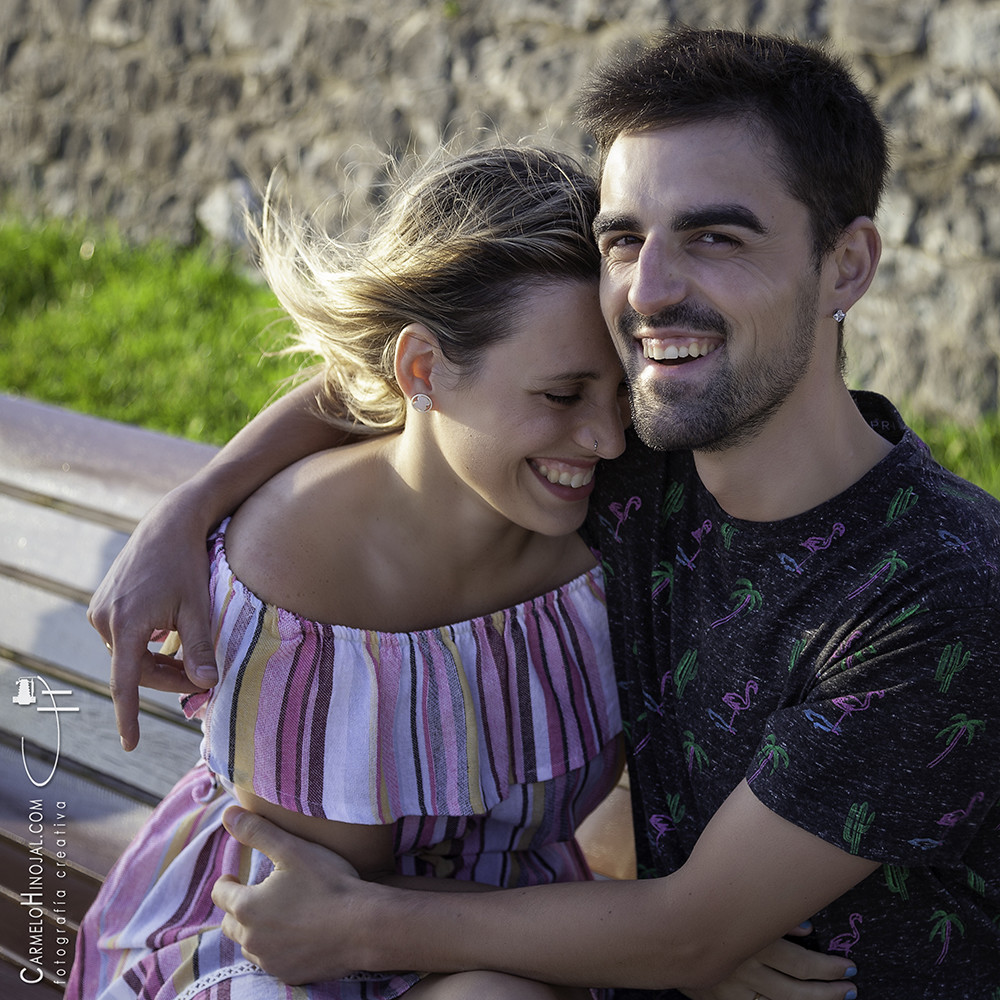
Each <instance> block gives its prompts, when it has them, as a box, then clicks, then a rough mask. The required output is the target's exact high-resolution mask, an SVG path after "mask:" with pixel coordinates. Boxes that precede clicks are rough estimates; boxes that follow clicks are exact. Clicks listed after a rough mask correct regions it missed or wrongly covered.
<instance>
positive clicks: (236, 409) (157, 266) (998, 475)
mask: <svg viewBox="0 0 1000 1000" xmlns="http://www.w3.org/2000/svg"><path fill="white" fill-rule="evenodd" d="M276 309H277V303H276V301H275V300H274V297H273V296H272V295H271V293H270V291H269V290H268V289H267V288H264V287H262V286H260V285H259V284H257V283H256V282H254V281H252V280H251V279H250V278H249V277H247V276H246V275H245V273H244V272H243V271H242V270H241V268H240V266H239V264H238V262H236V261H234V260H233V259H231V258H226V257H220V256H218V255H216V254H213V253H212V252H211V251H210V250H209V249H208V248H207V247H205V246H199V247H193V248H177V247H171V246H167V245H153V246H145V247H130V246H128V245H126V244H125V243H124V242H123V241H122V240H120V239H118V238H117V237H116V236H115V235H114V234H113V233H110V232H96V231H91V230H85V229H82V228H79V227H73V226H66V225H61V224H55V223H50V224H47V225H43V226H29V225H25V224H23V223H20V222H16V221H6V222H4V221H0V391H3V392H10V393H16V394H20V395H24V396H28V397H31V398H32V399H37V400H41V401H43V402H49V403H57V404H59V405H62V406H66V407H69V408H70V409H74V410H79V411H81V412H84V413H92V414H95V415H97V416H102V417H108V418H111V419H114V420H122V421H125V422H128V423H133V424H140V425H142V426H145V427H150V428H153V429H155V430H162V431H167V432H168V433H172V434H179V435H182V436H184V437H190V438H195V439H197V440H201V441H208V442H210V443H213V444H222V443H223V442H225V441H226V440H228V438H230V437H231V436H232V435H233V434H234V433H235V432H236V431H237V430H239V428H240V427H242V426H243V424H244V423H245V422H246V421H247V419H248V418H249V417H251V416H253V415H254V414H255V413H257V412H258V411H259V410H260V409H261V407H263V406H264V404H265V403H266V402H267V401H268V399H270V398H271V396H272V395H273V394H274V392H275V391H276V390H277V389H278V388H279V386H280V383H281V382H282V380H283V379H284V378H286V377H287V376H289V375H291V374H292V373H293V372H294V365H295V362H293V361H292V360H290V359H288V358H280V359H277V358H273V357H265V356H264V353H265V351H271V350H274V349H275V348H276V347H277V346H280V345H279V335H278V331H279V329H281V327H280V326H279V327H277V328H276V327H275V326H274V321H275V320H276V319H277V318H278V317H279V316H280V313H278V312H276ZM903 410H904V412H905V410H906V408H905V405H904V406H903ZM912 423H913V427H914V429H915V430H916V431H917V433H918V434H920V435H921V437H923V438H924V440H925V441H927V443H928V444H929V445H930V447H931V450H932V452H933V453H934V454H935V456H936V457H937V458H938V460H939V461H941V462H942V463H943V464H944V465H946V466H947V467H948V468H950V469H953V470H954V471H955V472H957V473H958V474H959V475H960V476H963V477H964V478H966V479H969V480H971V481H972V482H974V483H978V484H979V485H980V486H982V487H983V488H985V489H986V490H988V491H989V492H990V493H992V494H993V495H994V496H998V497H1000V417H998V416H997V415H996V414H993V415H991V416H990V417H987V418H985V419H984V420H982V421H981V422H980V423H979V424H978V425H976V426H975V427H963V426H960V425H957V424H947V423H930V422H928V421H926V420H920V419H914V420H913V421H912Z"/></svg>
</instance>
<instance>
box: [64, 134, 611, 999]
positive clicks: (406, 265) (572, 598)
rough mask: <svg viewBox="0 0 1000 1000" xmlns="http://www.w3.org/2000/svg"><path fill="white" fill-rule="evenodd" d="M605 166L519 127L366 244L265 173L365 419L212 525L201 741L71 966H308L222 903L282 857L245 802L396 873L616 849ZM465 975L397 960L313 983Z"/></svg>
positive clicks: (131, 972) (447, 170) (414, 186)
mask: <svg viewBox="0 0 1000 1000" xmlns="http://www.w3.org/2000/svg"><path fill="white" fill-rule="evenodd" d="M594 197H595V192H594V186H593V184H592V182H591V181H590V180H589V179H588V178H587V176H586V175H585V174H583V172H582V171H580V170H579V168H577V167H576V166H575V165H574V164H573V163H572V162H571V161H569V160H566V159H563V158H562V157H559V156H556V155H554V154H551V153H546V152H542V151H538V150H532V149H528V148H520V147H518V148H513V149H497V150H492V151H488V152H483V153H476V154H470V155H468V156H466V157H463V158H460V159H458V160H456V161H454V162H452V163H448V164H445V165H444V166H441V167H438V168H437V169H435V170H432V171H431V172H430V173H428V174H426V175H425V176H422V177H420V178H418V179H416V180H415V181H411V182H409V183H408V184H406V185H403V186H401V188H400V190H399V192H398V196H397V198H396V199H395V200H394V201H393V203H392V204H391V206H390V208H389V210H388V212H387V213H386V215H385V217H384V218H383V219H382V220H381V221H380V224H379V225H378V226H376V228H375V230H374V233H373V235H372V237H371V238H370V239H369V240H368V242H367V243H366V244H365V245H364V246H363V247H360V248H341V247H336V246H334V245H333V244H331V243H330V242H329V241H328V240H326V239H325V238H323V237H321V236H319V235H318V234H311V233H309V232H307V231H304V230H302V229H300V228H299V227H298V226H297V225H296V224H294V223H293V222H291V221H289V219H288V218H287V217H285V218H279V215H278V214H277V212H276V211H275V210H274V206H273V204H271V203H269V204H268V206H267V209H266V212H265V216H264V220H263V224H262V227H261V230H260V231H259V232H258V233H257V237H258V240H259V244H260V249H261V259H262V264H263V269H264V272H265V274H267V276H268V278H269V280H270V283H271V285H272V287H273V288H274V290H275V292H276V294H277V295H278V297H279V299H281V301H282V303H283V304H284V305H285V307H286V308H287V309H288V311H289V313H290V315H291V316H292V318H293V319H294V320H295V322H296V325H297V327H298V330H299V333H300V336H299V345H298V346H299V347H300V349H302V350H305V351H308V352H311V353H313V354H319V355H320V357H321V358H322V369H321V374H322V380H321V382H322V389H321V390H320V401H321V403H322V402H324V401H329V400H330V399H331V397H332V398H333V399H334V400H335V401H336V402H335V403H334V404H331V405H330V406H328V409H329V410H330V411H333V410H335V409H336V410H337V413H334V415H332V416H331V417H330V421H331V423H332V424H333V425H335V426H337V427H340V428H343V427H348V428H350V430H351V431H352V432H355V434H356V435H358V436H359V437H360V439H359V440H356V441H355V443H353V444H350V445H348V446H346V447H341V448H336V449H333V450H328V451H323V452H320V453H318V454H315V455H312V456H309V457H306V458H304V459H302V460H301V461H299V462H298V463H297V464H295V465H292V466H291V467H289V468H288V469H286V470H285V471H283V472H281V473H279V474H278V475H276V476H275V477H274V478H273V479H271V480H270V481H268V482H266V483H264V484H263V485H262V486H261V487H260V488H259V489H258V490H257V491H256V492H255V493H254V494H253V495H252V496H251V497H250V498H249V499H248V500H246V502H244V503H243V504H242V505H241V506H240V507H239V509H238V510H236V512H235V513H234V514H233V515H232V517H231V518H228V519H226V520H224V521H223V523H222V524H221V525H220V526H219V527H218V529H217V531H216V532H215V533H214V535H213V537H212V540H211V545H210V556H211V585H210V588H209V589H210V595H211V602H212V616H213V625H212V628H213V634H214V635H215V636H216V639H217V642H216V657H217V659H218V663H219V666H220V676H219V680H218V683H217V685H216V686H215V687H214V688H212V689H211V690H210V691H208V692H199V693H193V694H192V696H191V697H190V698H189V699H188V701H187V703H186V710H187V711H188V713H189V714H191V715H193V716H195V717H197V718H199V719H201V720H202V723H203V727H204V733H205V739H204V742H203V746H202V756H203V761H202V763H201V764H199V765H198V766H197V767H195V768H194V769H193V770H192V771H191V772H190V774H189V775H188V776H187V777H185V778H183V779H182V780H181V782H180V783H179V784H178V785H177V787H176V788H175V789H174V791H173V792H171V793H170V794H169V795H168V796H167V798H166V799H165V800H164V802H163V804H162V805H161V806H160V808H159V809H158V810H157V811H156V813H155V814H154V815H153V816H152V818H151V819H150V821H149V823H148V824H147V826H146V827H145V828H144V829H143V831H142V832H141V833H140V834H139V836H138V838H137V839H136V841H135V842H134V843H133V844H132V846H131V847H130V848H129V849H128V851H127V852H126V854H125V855H124V856H123V858H122V860H121V862H120V863H119V865H118V866H117V867H116V868H115V870H113V871H112V873H111V874H110V875H109V877H108V880H107V882H106V884H105V889H104V890H103V891H102V894H101V896H100V897H99V898H98V900H97V902H96V903H95V906H94V908H93V910H92V912H91V914H90V916H89V917H88V918H87V920H86V921H85V923H84V926H83V929H82V932H81V938H80V946H79V952H78V959H77V963H76V965H75V967H74V973H73V977H72V979H71V982H70V987H69V989H68V992H67V995H68V996H70V997H87V998H88V1000H90V998H94V997H102V996H105V995H110V993H109V992H107V991H111V992H114V994H115V995H122V994H121V992H120V991H122V990H124V991H126V992H127V991H128V990H129V989H130V986H129V984H130V983H135V984H136V987H135V989H136V990H137V991H140V990H147V989H148V984H149V983H150V982H151V981H152V980H155V981H156V982H157V983H159V984H160V985H159V986H158V992H156V996H157V997H158V998H160V1000H167V998H169V997H175V996H179V995H185V996H188V995H193V994H194V993H198V991H199V990H202V991H205V992H204V994H202V993H199V996H201V995H204V996H215V995H216V992H217V991H222V990H224V991H225V995H226V996H227V997H228V996H233V997H237V996H243V995H246V996H249V995H250V993H251V991H252V995H253V996H254V997H258V996H270V995H273V996H275V997H284V996H285V995H286V992H285V991H286V987H285V986H284V984H282V983H280V982H278V981H277V980H276V979H273V978H272V977H270V976H268V975H267V974H266V973H264V972H262V971H261V969H259V968H257V967H256V966H255V965H254V964H253V956H252V954H245V953H242V952H241V951H240V949H239V948H238V947H235V948H234V946H233V944H232V942H230V941H229V940H228V939H227V938H226V937H225V936H224V935H223V933H222V918H223V914H222V912H221V911H220V910H218V909H217V908H215V907H214V905H213V903H212V899H211V892H212V887H213V884H214V883H215V881H216V880H217V879H219V878H221V877H229V876H236V875H238V874H241V873H243V874H245V873H246V872H249V873H250V881H251V882H255V881H259V880H261V879H263V878H264V877H265V876H266V874H267V872H268V871H269V862H268V861H267V858H266V857H265V856H264V855H263V854H261V853H259V852H256V851H250V850H249V849H246V848H243V847H242V846H241V845H240V844H239V842H237V841H236V840H234V839H233V838H232V837H231V836H230V834H229V833H228V832H227V831H226V829H225V828H224V827H223V825H222V814H223V812H224V810H225V809H226V807H227V806H229V805H232V804H234V803H236V802H240V803H242V804H244V805H245V806H247V807H250V808H252V809H253V810H254V811H256V812H257V813H259V814H261V815H263V816H265V817H267V818H269V819H271V820H272V821H274V822H275V823H277V824H278V825H279V826H281V827H283V828H284V829H285V830H287V831H289V832H292V833H295V834H298V835H300V836H303V837H306V838H308V839H309V840H312V841H314V842H317V843H320V844H323V845H325V846H327V847H330V848H332V849H335V850H337V851H338V852H340V853H342V854H343V855H344V856H345V857H346V858H348V859H349V860H350V861H351V862H352V863H353V864H354V865H355V866H356V867H357V868H358V869H359V870H361V871H362V872H364V873H365V874H366V875H367V876H368V877H370V878H380V879H382V880H386V881H392V882H399V883H400V884H404V885H406V884H410V885H413V886H415V887H426V888H435V889H436V888H443V887H454V888H462V889H466V890H472V889H474V888H476V886H477V883H485V884H487V885H492V886H517V885H530V884H534V883H537V882H546V881H554V880H576V879H585V878H589V877H590V873H589V870H588V868H587V865H586V862H585V860H584V858H583V854H582V851H581V850H580V848H579V846H578V844H577V842H576V840H575V838H574V835H573V834H574V830H575V828H576V826H577V824H578V823H579V822H580V820H582V819H583V817H584V816H585V815H586V814H587V813H588V812H589V811H591V810H592V809H593V808H594V807H595V806H596V805H597V804H598V803H599V802H600V801H601V800H602V799H603V798H604V797H605V796H606V795H607V793H608V792H609V791H610V789H611V788H612V787H614V785H615V782H616V781H617V778H618V775H619V772H620V768H621V763H620V748H619V742H620V732H621V722H620V717H619V713H618V702H617V690H616V687H615V681H614V674H613V669H612V663H611V657H610V653H609V640H608V634H607V618H606V613H605V610H604V601H603V578H602V574H601V571H600V569H599V567H598V566H597V565H596V560H595V557H594V555H593V553H592V552H591V551H590V549H589V548H588V547H587V546H586V545H585V544H584V543H583V541H582V540H581V539H580V537H579V536H578V535H576V534H575V531H576V529H577V528H579V527H580V525H581V523H582V521H583V519H584V516H585V514H586V510H587V499H588V497H589V495H590V493H591V491H592V489H593V481H594V474H595V470H596V467H597V465H598V462H599V461H600V460H601V459H602V458H613V457H615V456H616V455H618V454H619V453H620V452H621V451H622V449H623V447H624V435H623V425H622V414H621V409H622V405H621V404H622V397H621V394H620V385H621V370H620V367H619V365H618V362H617V358H616V355H615V352H614V349H613V347H612V345H611V341H610V338H609V337H608V336H607V331H606V329H605V326H604V323H603V320H602V318H601V313H600V309H599V304H598V291H597V254H596V251H595V248H594V247H593V244H592V241H591V238H590V228H589V227H590V219H591V217H592V212H593V210H594V204H595V202H594ZM408 400H412V404H413V405H412V406H408V405H407V401H408ZM345 410H346V412H347V413H348V414H349V417H348V418H346V419H345V418H344V417H343V416H340V415H338V414H342V413H343V412H344V411H345ZM376 431H385V432H387V433H383V434H377V433H373V432H376ZM361 432H364V433H361ZM449 623H451V624H449ZM115 655H116V656H120V650H119V649H117V644H116V653H115ZM162 659H163V658H162V657H161V661H162ZM546 733H548V734H560V735H559V737H558V739H556V738H554V736H553V739H552V741H551V743H550V741H549V740H548V739H547V738H545V737H544V736H542V737H541V738H540V736H539V734H546ZM359 748H363V749H362V751H361V752H359ZM180 830H184V831H186V832H185V834H184V836H183V837H177V833H178V831H180ZM512 844H520V845H530V846H528V847H521V848H519V849H517V850H513V849H512V848H511V845H512ZM178 845H181V846H178ZM165 853H166V858H167V863H166V865H164V856H165ZM206 858H212V859H214V860H213V861H212V862H211V863H210V864H208V865H206V864H205V860H204V859H206ZM440 876H450V878H447V879H443V878H441V877H440ZM184 898H188V899H189V900H193V902H192V905H190V906H188V905H186V904H185V906H184V908H183V909H184V912H186V913H188V914H190V918H189V919H185V920H182V922H181V924H180V925H178V923H177V920H176V913H177V912H178V905H179V904H180V901H181V900H182V899H184ZM98 928H99V931H98ZM129 942H132V943H129ZM192 950H194V951H196V953H197V962H195V963H193V964H192V962H191V961H190V957H189V953H190V952H191V951H192ZM492 980H493V981H492V983H491V988H493V989H496V990H498V992H497V993H496V994H495V995H498V996H509V997H512V998H521V997H524V998H527V997H555V996H560V997H566V996H571V995H577V993H575V992H574V991H565V990H562V991H560V990H555V989H550V988H548V987H545V986H543V985H542V984H539V983H533V982H530V981H527V980H523V979H519V978H517V977H502V976H501V977H492ZM139 984H146V985H145V986H140V985H139ZM451 988H453V987H452V986H450V985H449V984H448V981H447V980H446V979H435V978H433V977H432V978H431V979H427V980H424V978H423V977H422V975H421V974H420V973H416V972H414V973H409V972H399V973H387V974H382V975H374V976H370V977H364V978H363V979H362V980H358V979H356V978H355V979H349V980H330V981H326V982H321V983H314V984H311V985H310V986H309V987H308V995H309V996H310V997H315V998H341V997H344V998H347V997H361V996H365V997H379V996H386V997H388V996H397V995H398V994H399V993H400V992H402V991H404V990H407V991H409V992H410V993H411V994H412V995H413V996H414V997H417V996H427V997H435V996H439V995H440V996H444V995H448V993H447V991H448V990H449V989H451ZM470 988H472V987H471V986H470ZM115 991H118V992H115ZM260 991H263V992H260ZM143 995H146V994H145V993H143ZM219 995H221V994H219ZM579 995H585V991H580V992H579Z"/></svg>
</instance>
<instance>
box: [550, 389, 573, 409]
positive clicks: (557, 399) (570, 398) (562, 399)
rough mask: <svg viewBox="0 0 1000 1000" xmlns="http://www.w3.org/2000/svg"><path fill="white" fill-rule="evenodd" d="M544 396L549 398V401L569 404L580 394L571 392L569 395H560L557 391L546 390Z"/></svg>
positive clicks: (561, 404)
mask: <svg viewBox="0 0 1000 1000" xmlns="http://www.w3.org/2000/svg"><path fill="white" fill-rule="evenodd" d="M545 398H546V399H547V400H549V402H552V403H558V404H559V405H560V406H569V405H571V404H572V403H575V402H576V401H577V400H578V399H579V398H580V394H579V393H573V394H572V395H570V396H561V395H559V393H555V392H547V393H545Z"/></svg>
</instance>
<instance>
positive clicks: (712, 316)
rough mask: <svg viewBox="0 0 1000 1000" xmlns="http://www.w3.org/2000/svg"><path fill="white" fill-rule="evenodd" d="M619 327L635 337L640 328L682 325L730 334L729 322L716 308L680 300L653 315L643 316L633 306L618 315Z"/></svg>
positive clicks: (695, 329)
mask: <svg viewBox="0 0 1000 1000" xmlns="http://www.w3.org/2000/svg"><path fill="white" fill-rule="evenodd" d="M617 326H618V329H619V331H620V332H621V333H623V334H626V335H627V336H629V337H634V336H635V335H636V332H637V331H638V330H639V329H640V328H643V329H646V330H658V329H668V328H670V327H681V328H683V329H685V330H690V331H691V332H692V333H717V334H718V335H719V336H720V337H728V336H729V324H728V323H727V322H726V319H725V317H724V316H721V315H720V314H719V313H717V312H715V310H714V309H705V308H703V307H701V306H694V305H691V304H690V303H687V302H679V303H678V304H677V305H674V306H667V307H666V308H665V309H661V310H660V311H659V312H657V313H653V315H652V316H641V315H640V314H639V313H637V312H636V311H635V310H634V309H633V308H632V307H631V306H626V307H625V310H624V311H623V312H622V314H621V315H620V316H619V317H618V323H617Z"/></svg>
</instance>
